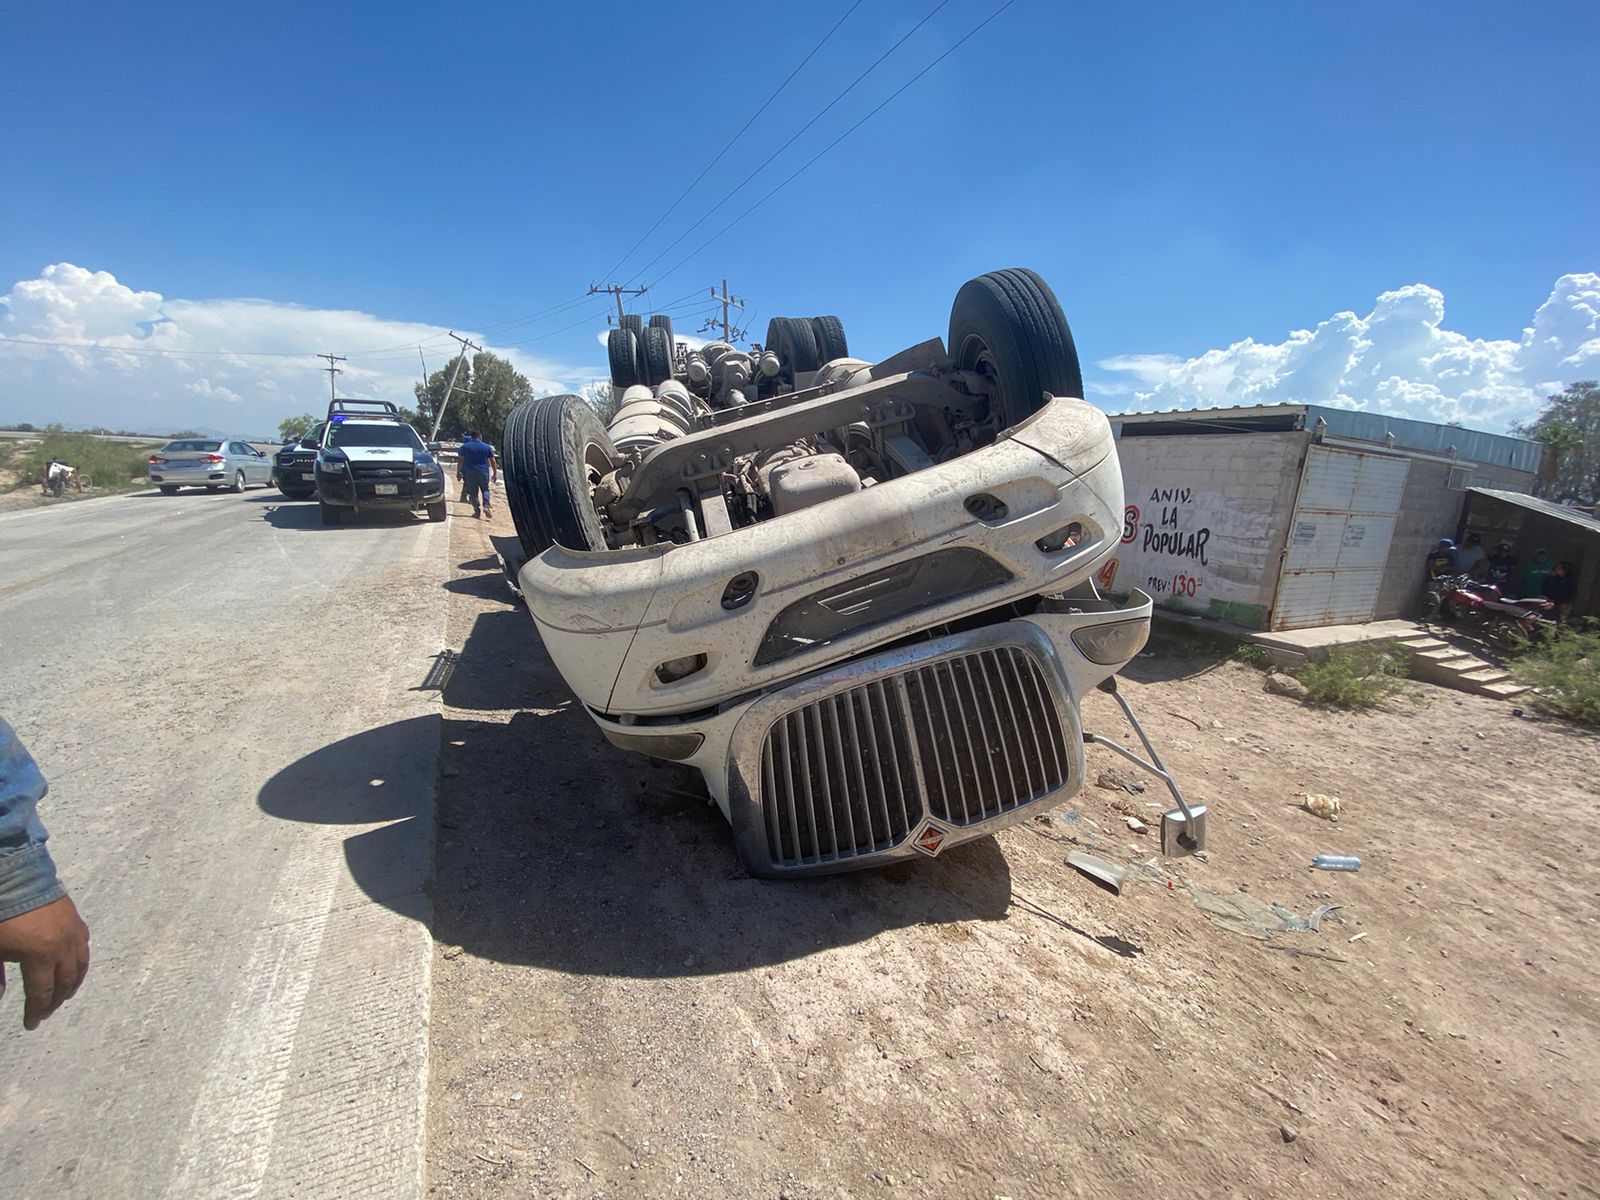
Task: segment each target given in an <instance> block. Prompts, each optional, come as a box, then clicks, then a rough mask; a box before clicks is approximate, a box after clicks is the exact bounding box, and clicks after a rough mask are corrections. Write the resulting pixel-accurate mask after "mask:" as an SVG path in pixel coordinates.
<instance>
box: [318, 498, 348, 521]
mask: <svg viewBox="0 0 1600 1200" xmlns="http://www.w3.org/2000/svg"><path fill="white" fill-rule="evenodd" d="M317 507H318V508H319V509H321V510H322V523H323V524H324V525H343V524H344V509H342V508H340V507H338V506H337V505H334V504H329V503H328V502H327V501H326V500H318V501H317Z"/></svg>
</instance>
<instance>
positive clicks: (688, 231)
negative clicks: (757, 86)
mask: <svg viewBox="0 0 1600 1200" xmlns="http://www.w3.org/2000/svg"><path fill="white" fill-rule="evenodd" d="M949 3H950V0H939V3H937V4H935V5H934V6H933V7H932V8H931V9H929V10H928V13H927V15H926V16H924V17H923V18H922V20H920V21H918V22H917V23H916V24H915V25H913V26H912V27H911V28H910V29H908V30H906V31H905V32H904V33H902V34H901V35H900V37H899V39H898V40H897V41H896V42H895V43H894V44H893V45H892V46H890V47H889V48H888V49H887V50H885V51H884V52H883V53H882V54H880V55H878V57H877V58H875V59H874V60H873V61H872V65H871V66H869V67H868V68H867V69H866V70H865V71H863V72H861V74H859V75H857V76H856V77H855V78H854V79H853V80H851V81H850V84H849V85H848V86H847V87H846V88H845V89H844V91H842V92H840V93H839V94H838V95H837V96H835V97H834V98H833V99H832V100H829V101H828V103H827V104H826V105H824V106H823V108H822V111H821V112H819V113H817V115H816V116H814V117H812V118H811V119H810V120H809V121H807V122H806V123H805V124H804V125H802V126H800V128H799V129H797V130H795V131H794V133H793V134H791V135H790V137H789V140H788V141H786V142H784V143H783V145H781V146H779V147H778V148H777V149H776V150H774V151H773V152H772V153H771V154H769V155H767V157H766V159H765V160H764V161H763V162H762V164H761V165H760V166H759V167H757V168H756V169H755V170H754V171H751V172H750V174H748V175H746V176H745V177H744V178H743V179H741V180H740V181H739V183H738V184H737V185H736V186H735V187H734V188H733V190H732V191H730V192H729V193H728V194H727V195H726V196H724V197H723V198H722V199H721V200H718V201H717V202H716V203H715V204H713V205H712V206H711V208H710V209H708V210H707V211H706V212H705V213H704V214H703V215H702V216H701V217H700V219H699V220H698V221H696V222H695V223H694V224H693V225H691V226H689V228H687V229H685V230H684V231H683V232H682V233H680V234H679V235H678V236H677V237H675V238H673V239H672V241H670V242H669V243H667V245H666V247H665V248H664V249H663V250H662V251H661V253H659V254H657V255H656V256H655V257H654V258H652V259H651V260H650V261H649V262H647V263H645V265H644V266H642V267H640V268H639V270H638V271H637V272H635V273H634V276H633V278H634V279H637V278H639V277H640V276H642V275H643V274H644V273H645V272H646V271H648V270H649V269H650V268H651V267H653V266H655V265H656V264H657V263H658V262H660V261H661V260H662V259H663V258H665V257H666V256H667V254H668V252H669V251H671V250H672V248H673V247H674V246H676V245H677V244H678V243H679V242H681V241H683V239H684V238H686V237H688V236H689V235H690V234H691V233H693V232H694V231H695V230H696V229H699V228H700V226H702V225H704V224H705V223H706V221H707V220H708V219H710V217H711V215H712V213H715V212H716V211H717V210H718V209H719V208H721V207H722V206H723V205H724V204H726V203H727V202H728V201H729V200H732V199H733V198H734V197H735V196H737V195H738V194H739V193H740V192H741V191H742V190H743V189H744V186H745V184H747V183H749V182H750V181H751V180H752V179H754V178H755V177H756V176H757V175H759V174H761V172H762V171H765V170H766V169H767V167H768V166H769V165H770V164H771V163H772V160H773V159H775V158H777V157H778V155H780V154H782V153H783V152H784V151H785V150H787V149H788V148H789V147H790V146H792V145H794V143H795V141H796V140H797V139H798V138H799V137H800V135H801V134H803V133H805V131H806V130H808V129H810V128H811V127H812V126H813V125H815V124H816V123H817V122H818V121H820V120H822V118H823V117H825V116H826V115H827V114H828V112H829V111H830V110H831V109H832V108H833V106H834V105H835V104H837V103H839V101H841V100H843V99H844V98H845V97H846V96H848V95H849V94H850V93H851V92H853V91H854V90H855V89H856V86H857V85H858V84H860V82H861V81H862V80H863V79H865V78H866V77H867V76H868V75H871V74H872V73H873V72H874V71H876V70H877V69H878V68H879V67H880V66H881V65H882V64H883V61H884V59H886V58H888V57H889V56H890V55H891V54H893V53H894V52H895V51H896V50H898V49H900V47H901V46H903V45H904V44H905V42H906V39H907V38H909V37H910V36H911V35H912V34H914V33H916V32H917V30H919V29H921V28H922V27H923V26H924V25H926V24H927V23H928V22H929V21H931V20H933V18H934V17H935V16H936V15H938V12H939V10H940V9H942V8H943V7H944V6H945V5H946V4H949ZM629 282H632V280H630V281H629Z"/></svg>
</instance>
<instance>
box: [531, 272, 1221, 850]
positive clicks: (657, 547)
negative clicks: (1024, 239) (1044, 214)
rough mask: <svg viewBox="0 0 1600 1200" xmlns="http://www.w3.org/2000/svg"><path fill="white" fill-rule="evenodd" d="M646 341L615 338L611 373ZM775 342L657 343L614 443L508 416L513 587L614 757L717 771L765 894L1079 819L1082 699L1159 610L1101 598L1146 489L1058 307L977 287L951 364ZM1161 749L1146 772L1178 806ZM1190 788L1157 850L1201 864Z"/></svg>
mask: <svg viewBox="0 0 1600 1200" xmlns="http://www.w3.org/2000/svg"><path fill="white" fill-rule="evenodd" d="M644 333H645V336H646V338H647V339H653V340H654V341H655V342H657V343H659V340H660V338H659V335H658V334H656V333H654V332H653V330H651V329H647V330H645V331H644ZM618 335H621V337H620V338H619V336H618ZM638 336H639V335H638V334H637V333H636V332H635V331H633V330H629V329H622V330H618V331H616V333H614V334H613V335H612V347H611V350H612V366H613V376H614V378H615V377H617V376H618V375H620V376H621V377H622V378H624V379H625V378H627V377H628V374H629V368H630V365H633V366H634V367H635V369H636V370H637V359H636V358H635V359H633V360H630V357H629V355H630V352H631V351H632V350H633V347H632V346H631V345H630V344H629V341H628V339H637V338H638ZM767 343H768V344H767V346H766V347H764V348H763V347H757V348H755V349H754V350H753V351H751V352H749V353H745V352H742V351H739V350H736V349H735V348H733V347H732V346H728V345H725V344H714V345H712V346H708V347H706V348H705V350H704V351H701V352H696V353H684V352H683V350H682V348H681V347H677V346H674V347H673V348H672V352H671V353H670V354H663V352H662V350H661V347H660V345H659V344H657V345H654V346H653V347H652V351H651V353H650V355H649V360H650V362H651V363H652V364H653V366H651V367H649V368H647V369H646V370H644V371H643V372H641V373H642V374H643V375H644V376H645V377H646V378H649V377H650V376H651V375H653V376H655V378H654V379H651V380H650V381H649V382H647V383H639V384H635V385H633V386H629V387H628V388H627V389H626V391H625V392H624V393H623V397H622V404H621V407H620V409H619V410H618V412H617V414H616V416H615V417H614V418H613V419H612V420H611V422H610V424H609V426H608V427H603V426H602V425H601V424H600V421H599V419H598V418H597V417H596V416H595V413H594V410H593V409H592V408H591V407H590V406H589V405H587V404H586V403H585V402H584V401H582V400H580V399H579V398H577V397H573V396H550V397H543V398H540V399H537V400H532V401H529V402H526V403H525V404H523V405H521V406H519V407H518V408H517V409H516V410H515V411H514V412H513V413H512V415H511V417H510V419H509V420H508V421H507V423H506V430H505V437H504V440H503V441H504V444H503V447H502V448H503V450H504V455H505V459H504V461H505V468H506V479H507V494H508V496H509V498H510V502H511V507H512V513H513V516H514V518H515V520H516V523H517V529H518V533H519V537H520V539H521V541H522V543H523V547H524V549H525V551H526V553H527V555H528V561H527V562H526V564H525V565H524V566H523V567H522V568H521V570H520V572H519V574H518V579H519V583H520V586H521V589H522V591H523V594H524V596H525V598H526V600H527V603H528V607H529V610H530V611H531V613H532V615H533V619H534V622H535V624H536V626H537V628H538V631H539V634H540V636H541V637H542V639H543V640H544V644H545V647H546V648H547V650H548V651H549V653H550V656H551V658H552V659H553V660H554V662H555V664H556V666H557V668H558V669H559V670H560V671H561V674H562V676H563V678H564V679H565V680H566V682H567V684H568V686H570V687H571V688H572V690H573V692H574V693H575V694H576V695H577V697H578V698H579V699H580V700H581V701H582V702H583V704H584V705H585V706H586V707H587V709H588V710H589V713H590V715H591V717H592V718H593V719H594V721H595V723H596V724H597V725H599V727H600V729H601V731H602V732H603V733H604V734H605V736H606V737H607V738H608V739H610V741H611V742H613V743H614V744H615V745H617V746H620V747H622V748H623V749H627V750H634V751H639V752H642V753H645V754H650V755H654V756H656V757H658V758H663V759H669V760H674V761H678V762H683V763H688V764H690V765H692V766H695V767H697V768H699V769H700V771H701V772H702V773H703V774H704V776H705V780H706V784H707V787H708V789H709V791H710V793H711V795H712V797H713V798H714V799H715V801H716V803H717V804H718V805H719V806H720V807H721V809H722V811H723V813H724V815H726V817H727V818H728V820H729V821H730V822H731V823H732V826H733V829H734V833H735V840H736V844H737V846H738V850H739V854H740V857H741V859H742V861H743V862H744V865H745V867H746V868H747V869H748V870H749V871H751V872H752V873H754V874H756V875H760V876H766V877H790V876H797V875H806V874H816V873H821V872H828V871H838V870H847V869H851V868H855V867H861V866H867V865H872V864H876V863H884V862H891V861H894V860H897V859H904V858H909V857H914V856H917V855H935V854H938V853H940V852H941V851H943V850H944V849H946V848H947V847H949V846H952V845H955V844H957V843H959V842H964V841H967V840H970V839H972V838H976V837H981V836H984V835H986V834H989V833H992V832H993V831H994V830H996V829H999V828H1001V827H1003V826H1005V825H1008V824H1011V823H1013V822H1015V821H1018V820H1021V819H1022V818H1023V817H1025V816H1027V815H1029V814H1032V813H1036V812H1039V811H1042V810H1044V809H1047V808H1049V807H1052V806H1054V805H1057V804H1060V803H1061V802H1062V801H1064V800H1066V799H1067V798H1069V797H1070V796H1072V795H1073V794H1074V793H1075V792H1076V791H1077V789H1078V787H1079V786H1080V784H1081V782H1082V778H1083V771H1084V753H1083V746H1084V742H1085V740H1086V737H1092V736H1093V735H1086V734H1085V733H1084V732H1083V730H1082V728H1081V724H1080V720H1079V712H1078V702H1079V699H1080V697H1082V696H1083V695H1084V693H1085V692H1087V691H1088V690H1089V689H1091V688H1094V687H1097V686H1103V687H1106V688H1107V690H1111V691H1113V692H1114V689H1115V685H1114V683H1112V682H1110V677H1111V676H1112V675H1113V673H1114V672H1115V671H1117V670H1118V669H1119V668H1120V667H1121V666H1122V665H1123V664H1124V663H1126V662H1127V661H1128V659H1130V658H1131V657H1132V656H1133V655H1134V654H1136V653H1137V652H1138V651H1139V650H1140V648H1141V647H1142V646H1143V645H1144V644H1145V641H1146V638H1147V637H1148V633H1149V626H1150V609H1151V602H1150V598H1149V597H1148V596H1146V595H1144V594H1143V593H1142V592H1138V591H1135V592H1134V593H1133V594H1132V595H1131V596H1129V597H1127V598H1126V599H1125V600H1124V601H1122V602H1121V603H1118V602H1116V601H1112V600H1108V599H1104V598H1102V597H1101V596H1099V595H1098V594H1097V593H1096V590H1095V587H1094V584H1093V581H1092V580H1093V576H1094V574H1095V572H1096V570H1097V568H1098V567H1099V566H1100V565H1101V564H1102V563H1103V562H1104V560H1105V559H1106V558H1107V557H1108V556H1109V555H1110V554H1111V553H1112V552H1113V550H1114V549H1115V547H1116V545H1117V543H1118V539H1119V537H1120V535H1121V530H1122V511H1123V496H1122V475H1121V471H1120V469H1119V466H1118V462H1117V454H1116V449H1115V445H1114V443H1113V441H1112V436H1111V430H1110V427H1109V425H1108V424H1107V421H1106V418H1105V416H1104V414H1103V413H1102V412H1101V411H1100V410H1099V409H1096V408H1094V407H1093V406H1091V405H1089V404H1086V403H1084V401H1082V400H1081V399H1077V398H1076V397H1077V396H1078V395H1079V394H1080V393H1081V392H1082V380H1081V376H1080V374H1079V368H1078V360H1077V354H1076V350H1075V348H1074V346H1073V341H1072V334H1071V331H1070V330H1069V329H1068V326H1067V322H1066V319H1065V317H1064V316H1063V315H1062V312H1061V308H1060V306H1059V304H1058V303H1057V301H1056V298H1055V296H1054V294H1053V293H1052V292H1051V291H1050V289H1049V287H1048V286H1047V285H1046V284H1045V283H1044V281H1043V280H1041V279H1040V278H1039V277H1038V276H1037V275H1036V274H1034V273H1033V272H1031V271H1026V270H1005V271H996V272H993V273H991V274H988V275H984V276H981V277H980V278H978V279H974V280H971V281H970V282H968V283H967V284H966V285H965V286H964V287H962V288H961V290H960V292H959V294H958V295H957V297H956V301H955V305H954V308H953V311H952V313H951V317H950V327H949V339H948V341H947V342H944V343H941V342H940V341H938V340H937V339H935V340H933V341H929V342H925V343H923V344H921V345H919V346H915V347H912V348H910V349H908V350H906V351H903V352H902V353H900V354H897V355H894V356H893V357H891V358H889V359H887V360H885V361H883V362H880V363H878V364H876V365H871V364H868V363H866V362H863V361H861V360H859V359H852V358H849V357H848V348H847V347H846V346H845V344H844V333H843V327H842V325H841V324H840V322H839V321H838V320H837V318H833V317H823V318H811V319H810V320H805V319H784V318H779V319H777V320H775V321H774V322H773V324H772V325H771V326H770V327H769V329H768V336H767ZM825 356H826V357H827V358H828V359H829V360H830V361H826V362H824V361H822V360H823V358H824V357H825ZM666 363H670V364H671V366H672V371H671V377H670V378H666V379H662V378H661V376H662V375H663V374H664V373H665V367H664V366H663V364H666ZM1118 699H1119V701H1120V697H1118ZM1124 711H1126V706H1125V705H1124ZM1129 717H1130V719H1131V713H1130V714H1129ZM1135 728H1137V723H1135ZM1141 737H1142V731H1141ZM1145 744H1146V748H1147V749H1148V750H1149V752H1150V755H1151V758H1152V759H1153V760H1154V761H1153V762H1144V761H1143V760H1141V759H1138V758H1137V757H1136V756H1131V755H1130V756H1129V757H1133V758H1134V761H1136V762H1140V763H1141V765H1144V766H1146V767H1148V768H1149V769H1151V770H1153V771H1155V772H1156V773H1157V774H1159V775H1160V776H1161V777H1162V778H1163V779H1165V780H1167V781H1168V783H1169V786H1173V785H1171V781H1170V777H1169V776H1168V775H1167V773H1166V772H1165V770H1164V768H1162V766H1161V763H1160V759H1159V757H1158V756H1157V755H1156V754H1155V752H1154V749H1153V748H1151V747H1149V744H1148V741H1146V743H1145ZM1108 745H1110V746H1112V748H1114V749H1116V750H1117V751H1118V752H1122V750H1121V747H1120V746H1117V745H1116V744H1115V743H1108ZM1173 791H1174V795H1175V796H1176V797H1177V799H1178V805H1179V807H1178V809H1177V810H1176V811H1174V812H1173V813H1169V814H1168V815H1167V817H1166V818H1165V819H1164V821H1163V834H1164V845H1165V846H1166V847H1167V848H1168V851H1169V852H1171V853H1181V852H1184V851H1189V850H1193V849H1197V848H1199V846H1200V845H1201V844H1202V843H1203V840H1204V823H1203V819H1204V810H1203V809H1199V808H1191V807H1190V806H1188V805H1187V804H1186V803H1185V802H1184V801H1183V799H1182V797H1181V794H1179V793H1178V792H1177V789H1176V787H1175V786H1173Z"/></svg>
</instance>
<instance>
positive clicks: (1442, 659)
mask: <svg viewBox="0 0 1600 1200" xmlns="http://www.w3.org/2000/svg"><path fill="white" fill-rule="evenodd" d="M1417 657H1418V658H1420V659H1421V660H1422V661H1423V662H1426V663H1432V664H1433V665H1434V666H1436V667H1443V666H1452V665H1461V664H1465V663H1477V662H1482V661H1483V659H1481V658H1479V657H1478V656H1477V655H1476V654H1473V653H1471V652H1469V651H1466V650H1457V649H1456V648H1455V647H1454V646H1440V647H1439V648H1438V649H1437V650H1432V649H1429V650H1420V651H1418V652H1417Z"/></svg>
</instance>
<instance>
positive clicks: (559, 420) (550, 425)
mask: <svg viewBox="0 0 1600 1200" xmlns="http://www.w3.org/2000/svg"><path fill="white" fill-rule="evenodd" d="M623 332H626V331H623ZM501 449H502V450H503V451H504V452H505V468H506V497H507V499H508V500H509V501H510V504H511V519H512V520H513V521H514V522H515V523H516V526H517V538H518V540H519V541H521V543H522V552H523V553H524V554H526V555H527V556H528V557H529V558H534V557H536V556H537V555H540V554H542V553H544V551H546V550H548V549H549V548H550V547H551V546H552V545H559V546H565V547H566V548H567V549H569V550H604V549H606V548H607V546H606V537H605V529H604V527H603V526H602V525H601V523H600V514H598V513H597V512H595V510H594V503H593V501H592V500H591V498H590V489H591V488H592V487H593V486H594V484H595V483H596V482H598V481H599V479H600V476H601V475H604V474H605V473H606V472H608V471H610V470H612V469H613V467H614V466H615V465H616V457H617V451H616V447H614V446H613V445H612V444H611V435H610V434H608V433H607V432H606V429H605V426H604V425H602V424H600V418H599V417H597V416H596V415H595V411H594V409H593V408H591V407H590V406H589V404H588V403H587V402H586V401H584V400H583V399H582V398H581V397H578V396H540V397H538V398H536V399H533V400H524V401H523V402H522V403H521V404H519V405H517V407H516V408H514V409H512V410H511V415H510V416H509V417H507V418H506V430H505V438H504V445H503V446H502V447H501Z"/></svg>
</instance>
